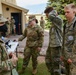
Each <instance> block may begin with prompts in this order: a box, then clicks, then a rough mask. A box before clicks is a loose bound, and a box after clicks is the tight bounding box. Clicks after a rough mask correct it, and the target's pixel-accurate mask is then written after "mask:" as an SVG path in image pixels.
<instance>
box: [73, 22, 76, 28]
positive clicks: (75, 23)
mask: <svg viewBox="0 0 76 75" xmlns="http://www.w3.org/2000/svg"><path fill="white" fill-rule="evenodd" d="M75 25H76V21H75V22H74V24H73V29H74V27H75Z"/></svg>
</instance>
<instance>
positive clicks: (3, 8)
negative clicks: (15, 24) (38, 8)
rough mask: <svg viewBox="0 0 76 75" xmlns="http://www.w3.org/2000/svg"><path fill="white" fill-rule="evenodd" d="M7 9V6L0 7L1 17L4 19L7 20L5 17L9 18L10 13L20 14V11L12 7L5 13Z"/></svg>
mask: <svg viewBox="0 0 76 75" xmlns="http://www.w3.org/2000/svg"><path fill="white" fill-rule="evenodd" d="M8 7H9V6H7V5H4V4H3V5H2V11H3V16H5V18H7V17H9V18H11V13H13V12H15V13H17V12H18V13H19V12H20V13H21V11H20V10H18V9H15V8H13V7H9V11H7V10H6V8H8ZM7 14H8V15H7Z"/></svg>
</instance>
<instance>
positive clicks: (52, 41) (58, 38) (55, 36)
mask: <svg viewBox="0 0 76 75" xmlns="http://www.w3.org/2000/svg"><path fill="white" fill-rule="evenodd" d="M49 20H50V21H51V22H52V25H51V27H50V32H49V35H50V36H49V46H50V47H58V46H62V23H63V22H62V19H61V18H60V17H59V16H56V14H54V13H53V12H52V13H50V14H49Z"/></svg>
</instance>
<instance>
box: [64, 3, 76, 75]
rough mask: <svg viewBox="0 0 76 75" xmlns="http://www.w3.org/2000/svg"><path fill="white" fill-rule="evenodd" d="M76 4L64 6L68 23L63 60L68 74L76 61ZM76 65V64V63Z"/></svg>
mask: <svg viewBox="0 0 76 75" xmlns="http://www.w3.org/2000/svg"><path fill="white" fill-rule="evenodd" d="M75 9H76V6H75V5H74V4H68V5H66V6H65V7H64V12H65V17H66V19H67V23H66V24H65V25H64V39H63V41H64V44H63V46H64V50H63V59H64V60H63V61H64V65H65V70H66V74H65V75H72V68H74V66H72V64H73V63H76V62H75V60H76V57H75V53H76V17H75V13H76V11H75ZM75 66H76V65H75Z"/></svg>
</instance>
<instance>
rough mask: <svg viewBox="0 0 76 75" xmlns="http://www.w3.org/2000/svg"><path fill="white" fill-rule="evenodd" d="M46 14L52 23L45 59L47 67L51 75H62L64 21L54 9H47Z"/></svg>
mask: <svg viewBox="0 0 76 75" xmlns="http://www.w3.org/2000/svg"><path fill="white" fill-rule="evenodd" d="M44 13H45V14H46V16H47V18H48V19H49V21H50V22H52V24H51V27H50V30H49V45H48V49H47V52H46V58H45V62H46V66H47V68H48V70H49V72H50V74H51V75H60V56H61V46H62V35H61V34H62V23H63V21H62V19H61V18H60V17H59V16H58V15H57V12H56V11H55V10H54V9H53V8H52V7H47V8H46V9H45V11H44Z"/></svg>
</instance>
